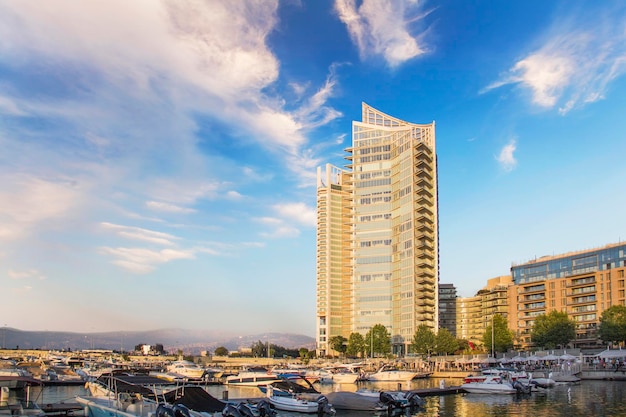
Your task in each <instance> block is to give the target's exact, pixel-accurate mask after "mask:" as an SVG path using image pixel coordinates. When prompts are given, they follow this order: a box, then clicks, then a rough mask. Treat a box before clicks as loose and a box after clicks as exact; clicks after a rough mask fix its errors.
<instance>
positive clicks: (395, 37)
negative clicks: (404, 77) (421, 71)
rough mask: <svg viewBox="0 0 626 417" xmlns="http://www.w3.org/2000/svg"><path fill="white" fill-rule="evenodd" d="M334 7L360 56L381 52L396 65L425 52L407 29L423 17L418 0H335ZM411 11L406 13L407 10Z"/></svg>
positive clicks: (391, 64)
mask: <svg viewBox="0 0 626 417" xmlns="http://www.w3.org/2000/svg"><path fill="white" fill-rule="evenodd" d="M335 11H336V12H337V14H338V16H339V18H340V19H341V21H342V22H344V23H345V24H346V26H347V28H348V32H349V33H350V37H351V38H352V40H353V41H354V42H355V43H356V45H357V47H358V49H359V53H360V55H361V56H362V57H366V56H368V55H370V54H375V55H382V56H383V58H384V59H385V61H387V63H388V64H389V65H390V66H391V67H395V66H398V65H400V64H402V63H403V62H405V61H408V60H410V59H412V58H415V57H416V56H419V55H422V54H424V53H426V49H425V47H424V45H422V41H421V39H419V37H415V36H413V35H411V33H410V28H409V27H410V25H411V23H413V22H415V21H416V20H421V19H423V16H420V15H419V14H418V12H419V6H418V2H416V1H412V0H363V1H362V3H361V5H360V6H359V7H358V8H357V6H356V2H355V0H335ZM411 12H412V13H414V15H413V16H409V13H411Z"/></svg>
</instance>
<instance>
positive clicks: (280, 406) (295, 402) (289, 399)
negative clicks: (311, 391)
mask: <svg viewBox="0 0 626 417" xmlns="http://www.w3.org/2000/svg"><path fill="white" fill-rule="evenodd" d="M267 399H268V400H269V402H270V404H272V406H274V408H276V409H277V410H281V411H291V412H296V413H308V414H311V413H317V415H318V416H322V415H325V416H333V415H335V409H334V408H333V407H332V405H331V404H329V403H328V398H326V397H325V396H323V395H320V396H319V397H318V398H317V399H316V400H313V399H305V398H302V397H300V396H298V395H292V396H284V395H274V389H273V387H272V386H270V385H268V387H267Z"/></svg>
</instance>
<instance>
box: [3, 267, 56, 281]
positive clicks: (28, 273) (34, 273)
mask: <svg viewBox="0 0 626 417" xmlns="http://www.w3.org/2000/svg"><path fill="white" fill-rule="evenodd" d="M7 275H8V276H9V278H11V279H29V278H35V279H46V276H45V275H42V274H41V273H40V272H39V271H38V270H36V269H27V270H23V271H16V270H13V269H10V270H9V271H7Z"/></svg>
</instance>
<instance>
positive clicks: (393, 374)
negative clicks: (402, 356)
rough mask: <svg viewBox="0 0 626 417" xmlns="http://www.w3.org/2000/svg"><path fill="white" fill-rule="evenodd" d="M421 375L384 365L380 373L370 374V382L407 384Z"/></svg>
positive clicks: (368, 376) (368, 377)
mask: <svg viewBox="0 0 626 417" xmlns="http://www.w3.org/2000/svg"><path fill="white" fill-rule="evenodd" d="M419 374H420V373H419V372H417V371H409V370H403V369H398V368H397V367H395V366H392V365H384V366H382V367H381V368H380V369H379V370H378V371H376V372H374V373H371V374H368V375H367V379H368V380H369V381H388V382H406V381H410V380H412V379H413V378H416V377H417V376H418V375H419Z"/></svg>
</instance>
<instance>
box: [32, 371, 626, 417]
mask: <svg viewBox="0 0 626 417" xmlns="http://www.w3.org/2000/svg"><path fill="white" fill-rule="evenodd" d="M459 383H460V381H451V380H446V384H447V385H458V384H459ZM436 386H439V381H438V380H430V379H425V380H415V381H412V382H411V383H410V384H407V383H404V384H402V387H401V388H402V389H420V388H430V387H436ZM316 387H317V388H318V389H319V390H320V391H321V392H322V393H328V392H331V391H337V390H343V391H356V390H357V389H359V388H366V389H374V390H381V389H382V390H395V389H397V387H398V384H397V383H364V384H358V385H356V384H345V385H322V386H320V385H317V386H316ZM205 389H206V390H207V391H208V392H209V393H211V394H212V395H213V396H215V397H217V398H222V397H223V395H224V394H223V393H224V391H225V390H227V391H228V397H229V398H231V399H233V398H259V397H261V396H262V394H261V391H260V390H259V389H258V388H248V387H226V386H207V387H205ZM625 389H626V382H623V381H582V382H581V383H580V384H577V385H558V386H556V387H554V388H551V389H548V390H542V391H538V392H534V393H532V394H531V395H530V396H527V397H517V396H515V395H489V394H455V395H447V396H436V397H426V398H425V400H426V405H425V407H424V409H422V410H420V411H418V412H417V413H414V414H413V416H414V417H452V416H469V417H481V416H504V417H507V416H525V417H539V416H540V417H579V416H580V417H583V416H584V417H588V416H593V417H600V416H626V402H625V401H624V394H623V393H624V390H625ZM84 394H85V389H84V387H83V386H72V387H45V388H43V389H42V388H38V387H33V388H32V389H31V392H30V396H31V400H34V401H36V402H37V403H39V404H46V403H54V402H61V401H65V402H72V401H73V398H74V397H75V396H76V395H84ZM303 416H304V415H302V414H298V413H282V412H280V413H279V417H303ZM337 416H339V417H369V416H373V413H370V412H349V411H343V410H341V411H338V412H337ZM396 417H397V416H396Z"/></svg>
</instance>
